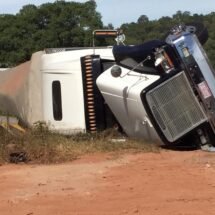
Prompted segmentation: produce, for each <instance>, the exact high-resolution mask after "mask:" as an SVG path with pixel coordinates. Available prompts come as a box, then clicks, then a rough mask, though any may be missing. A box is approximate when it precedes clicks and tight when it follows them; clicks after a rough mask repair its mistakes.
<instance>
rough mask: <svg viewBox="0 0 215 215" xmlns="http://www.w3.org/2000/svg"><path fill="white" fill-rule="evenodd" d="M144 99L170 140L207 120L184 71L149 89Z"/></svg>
mask: <svg viewBox="0 0 215 215" xmlns="http://www.w3.org/2000/svg"><path fill="white" fill-rule="evenodd" d="M146 99H147V102H148V104H149V107H150V108H151V111H152V114H153V115H154V118H155V120H156V121H157V123H158V125H159V127H160V128H161V130H162V131H163V134H164V135H165V136H166V138H167V140H168V141H170V142H173V141H175V140H177V139H178V138H179V137H181V136H183V135H184V134H186V133H187V132H188V131H191V130H192V129H193V128H195V127H197V126H198V125H200V124H201V123H203V122H205V121H206V120H207V117H206V116H205V114H204V112H203V110H202V107H201V106H200V104H199V102H198V101H197V99H196V97H195V95H194V94H193V91H192V89H191V87H190V85H189V83H188V80H187V78H186V76H185V74H184V72H181V73H179V74H177V75H176V76H174V77H173V78H171V79H169V80H167V81H166V82H163V83H162V84H161V85H159V86H157V87H156V88H154V89H152V90H151V91H149V92H148V93H147V95H146Z"/></svg>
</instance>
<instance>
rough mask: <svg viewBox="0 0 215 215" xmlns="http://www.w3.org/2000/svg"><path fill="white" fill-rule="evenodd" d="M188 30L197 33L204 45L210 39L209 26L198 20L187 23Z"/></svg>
mask: <svg viewBox="0 0 215 215" xmlns="http://www.w3.org/2000/svg"><path fill="white" fill-rule="evenodd" d="M185 25H186V31H187V32H190V33H193V34H196V36H197V38H198V39H199V42H200V43H201V44H202V45H204V44H205V43H206V42H207V40H208V30H207V28H206V27H205V26H204V25H203V24H202V23H198V22H193V23H186V24H185Z"/></svg>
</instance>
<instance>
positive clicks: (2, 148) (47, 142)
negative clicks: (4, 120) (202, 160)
mask: <svg viewBox="0 0 215 215" xmlns="http://www.w3.org/2000/svg"><path fill="white" fill-rule="evenodd" d="M128 151H130V152H158V151H159V147H158V146H157V145H156V144H151V143H147V142H143V141H139V140H133V139H124V138H123V136H122V135H121V134H119V133H118V132H117V131H115V130H113V129H110V130H106V131H103V132H100V133H96V134H88V133H87V134H83V133H80V134H76V135H72V136H64V135H60V134H56V133H51V132H49V131H48V129H47V128H46V127H45V126H43V125H42V126H41V124H38V125H37V126H36V127H35V128H34V129H32V130H29V131H27V132H26V133H25V134H24V135H16V136H15V135H12V134H10V133H8V132H6V131H4V130H0V163H8V162H15V163H16V162H19V161H25V162H31V163H41V164H50V163H62V162H68V161H72V160H75V159H77V158H79V157H80V156H82V155H85V154H89V153H97V152H114V153H115V152H117V153H124V152H128ZM13 155H15V159H14V157H12V156H13ZM20 155H21V156H20ZM17 156H18V157H17Z"/></svg>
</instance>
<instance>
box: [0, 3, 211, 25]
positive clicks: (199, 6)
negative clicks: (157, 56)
mask: <svg viewBox="0 0 215 215" xmlns="http://www.w3.org/2000/svg"><path fill="white" fill-rule="evenodd" d="M54 1H55V0H0V14H4V13H10V14H16V13H17V12H18V11H19V10H20V9H21V8H22V6H23V5H27V4H34V5H41V4H43V3H47V2H54ZM67 1H69V0H67ZM75 1H78V2H86V0H75ZM96 3H97V11H98V12H100V13H101V15H102V21H103V23H104V24H105V25H107V24H109V23H112V24H113V25H114V27H116V28H117V27H120V25H121V24H123V23H130V22H136V21H137V20H138V18H139V17H140V16H141V15H146V16H147V17H148V18H149V19H150V20H155V19H159V18H161V17H162V16H170V17H171V16H172V15H173V14H175V13H176V11H178V10H181V11H189V12H191V14H194V13H198V14H208V13H210V12H215V2H214V0H96Z"/></svg>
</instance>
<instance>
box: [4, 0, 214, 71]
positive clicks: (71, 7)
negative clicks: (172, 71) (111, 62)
mask: <svg viewBox="0 0 215 215" xmlns="http://www.w3.org/2000/svg"><path fill="white" fill-rule="evenodd" d="M101 17H102V16H101V14H100V13H98V12H97V11H96V2H95V0H89V1H87V2H85V3H78V2H65V1H55V2H54V3H45V4H42V5H40V6H38V7H37V6H35V5H32V4H29V5H25V6H24V7H23V8H22V9H21V10H20V11H19V12H18V13H17V14H16V15H10V14H0V67H11V66H14V65H17V64H19V63H21V62H24V61H26V60H29V59H30V57H31V54H32V53H33V52H35V51H39V50H43V49H44V48H50V47H51V48H58V47H77V46H79V47H82V46H92V32H93V30H95V29H101V28H109V29H112V28H113V25H112V24H111V23H110V24H108V26H104V25H103V23H102V20H101ZM188 22H203V23H204V24H205V25H206V26H207V28H208V30H209V39H208V41H207V43H206V44H205V49H206V51H207V53H208V55H209V58H210V59H211V61H212V63H213V65H215V13H211V14H208V15H205V16H204V15H199V14H193V15H191V14H190V12H187V11H185V12H181V11H178V12H176V14H174V15H173V16H172V17H168V16H167V17H161V18H160V19H158V20H152V21H150V20H149V19H148V17H147V16H146V15H141V16H140V17H139V18H137V22H132V23H125V24H122V26H121V28H122V29H123V30H124V32H125V34H126V38H127V41H126V43H127V44H140V43H143V42H144V41H147V40H151V39H159V38H160V39H162V38H164V36H165V35H166V33H167V32H168V30H169V29H170V28H171V27H172V26H174V25H175V24H178V23H188ZM99 42H100V44H102V43H103V45H105V43H104V41H102V40H101V41H99Z"/></svg>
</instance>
